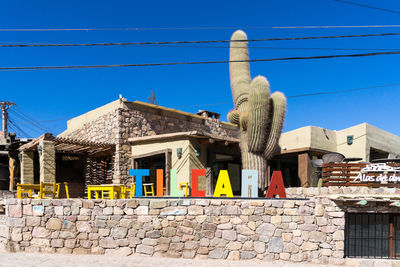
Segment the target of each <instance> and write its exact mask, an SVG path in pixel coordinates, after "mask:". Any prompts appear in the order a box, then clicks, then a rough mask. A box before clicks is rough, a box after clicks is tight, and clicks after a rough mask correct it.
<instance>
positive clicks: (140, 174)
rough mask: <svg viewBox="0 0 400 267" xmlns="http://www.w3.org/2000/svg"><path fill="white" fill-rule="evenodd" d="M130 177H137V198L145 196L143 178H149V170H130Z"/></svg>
mask: <svg viewBox="0 0 400 267" xmlns="http://www.w3.org/2000/svg"><path fill="white" fill-rule="evenodd" d="M129 175H131V176H136V179H135V182H136V192H135V193H136V194H135V196H137V197H141V196H143V186H142V185H143V176H149V169H130V170H129Z"/></svg>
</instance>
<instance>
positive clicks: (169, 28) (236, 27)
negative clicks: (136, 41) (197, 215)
mask: <svg viewBox="0 0 400 267" xmlns="http://www.w3.org/2000/svg"><path fill="white" fill-rule="evenodd" d="M399 27H400V25H397V24H394V25H379V24H378V25H311V26H265V27H240V26H231V27H220V26H210V27H153V28H75V29H73V28H64V29H54V28H46V29H0V32H58V31H60V32H66V31H76V32H79V31H83V32H90V31H180V30H236V29H242V30H268V29H335V28H339V29H340V28H399Z"/></svg>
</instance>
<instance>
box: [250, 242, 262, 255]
mask: <svg viewBox="0 0 400 267" xmlns="http://www.w3.org/2000/svg"><path fill="white" fill-rule="evenodd" d="M253 247H254V251H255V252H257V253H258V254H263V253H264V252H265V243H264V242H260V241H254V243H253Z"/></svg>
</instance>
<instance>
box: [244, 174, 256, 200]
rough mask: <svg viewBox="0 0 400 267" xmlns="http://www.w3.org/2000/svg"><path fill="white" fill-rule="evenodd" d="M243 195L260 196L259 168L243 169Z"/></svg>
mask: <svg viewBox="0 0 400 267" xmlns="http://www.w3.org/2000/svg"><path fill="white" fill-rule="evenodd" d="M249 191H250V194H249ZM242 197H258V171H257V170H242Z"/></svg>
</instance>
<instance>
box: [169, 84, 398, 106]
mask: <svg viewBox="0 0 400 267" xmlns="http://www.w3.org/2000/svg"><path fill="white" fill-rule="evenodd" d="M393 86H400V83H391V84H383V85H375V86H368V87H360V88H354V89H346V90H336V91H327V92H315V93H308V94H299V95H289V96H286V97H287V98H299V97H307V96H316V95H330V94H342V93H348V92H355V91H363V90H369V89H376V88H385V87H393ZM229 104H230V105H231V104H232V102H221V103H212V104H203V105H191V106H177V107H172V108H173V109H177V108H194V107H205V106H219V105H229Z"/></svg>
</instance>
